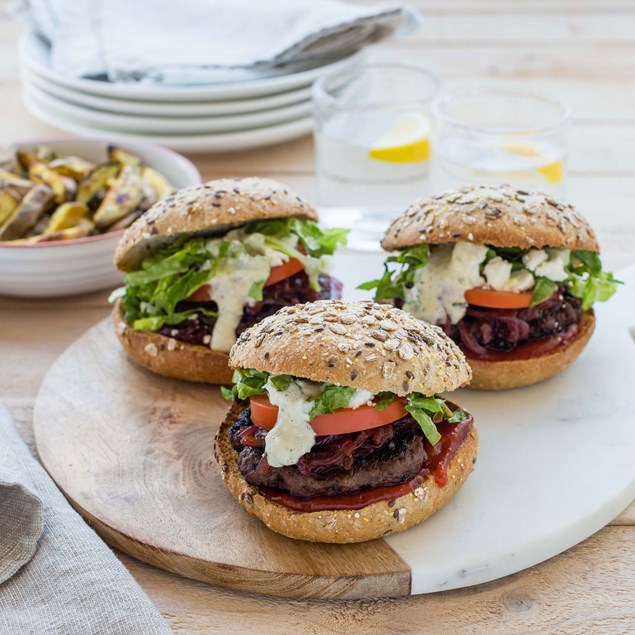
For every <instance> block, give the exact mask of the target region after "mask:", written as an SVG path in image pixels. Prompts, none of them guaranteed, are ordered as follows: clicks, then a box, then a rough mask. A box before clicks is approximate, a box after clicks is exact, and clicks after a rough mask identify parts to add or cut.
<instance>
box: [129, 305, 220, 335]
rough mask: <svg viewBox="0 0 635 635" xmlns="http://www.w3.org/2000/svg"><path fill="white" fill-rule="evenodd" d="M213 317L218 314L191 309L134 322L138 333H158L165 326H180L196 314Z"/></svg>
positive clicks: (205, 310) (139, 319)
mask: <svg viewBox="0 0 635 635" xmlns="http://www.w3.org/2000/svg"><path fill="white" fill-rule="evenodd" d="M199 313H200V314H202V315H211V316H213V317H216V316H217V315H218V313H216V312H215V311H208V310H207V309H189V310H187V311H179V312H178V313H172V314H170V315H155V316H152V317H146V318H138V319H136V320H135V321H134V322H133V324H132V325H133V327H134V329H135V330H137V331H158V330H159V329H160V328H161V327H162V326H163V325H165V324H167V325H168V326H174V325H175V324H180V323H181V322H183V321H184V320H187V319H188V318H189V317H191V316H192V315H196V314H199Z"/></svg>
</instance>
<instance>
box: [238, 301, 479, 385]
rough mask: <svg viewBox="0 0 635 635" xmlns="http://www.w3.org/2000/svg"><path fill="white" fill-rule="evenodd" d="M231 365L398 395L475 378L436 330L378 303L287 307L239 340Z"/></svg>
mask: <svg viewBox="0 0 635 635" xmlns="http://www.w3.org/2000/svg"><path fill="white" fill-rule="evenodd" d="M230 365H231V366H233V367H234V368H239V369H254V370H258V371H266V372H268V373H271V374H274V375H293V376H295V377H301V378H305V379H309V380H311V381H315V382H329V383H333V384H339V385H345V386H351V387H353V388H359V389H365V390H368V391H370V392H372V393H374V394H377V393H380V392H382V391H390V392H392V393H394V394H396V395H399V396H404V395H406V394H408V393H411V392H418V393H422V394H424V395H433V394H436V393H440V392H443V391H450V390H455V389H456V388H459V387H460V386H463V385H465V384H467V383H468V382H469V380H470V378H471V371H470V367H469V365H468V363H467V362H466V360H465V357H464V355H463V353H461V351H460V350H459V348H458V346H456V344H454V342H452V340H451V339H450V338H448V337H447V336H446V335H445V334H444V332H443V331H442V330H441V329H440V328H439V327H437V326H433V325H431V324H426V323H423V322H420V321H419V320H417V319H415V318H414V317H412V316H411V315H409V314H407V313H405V312H404V311H401V310H399V309H396V308H394V307H392V306H390V305H386V304H376V303H373V302H340V301H333V300H324V301H319V302H314V303H310V304H304V305H295V306H289V307H285V308H283V309H281V310H280V311H278V313H276V314H275V315H273V316H271V317H268V318H266V319H264V320H262V321H261V322H259V323H258V324H256V325H255V326H254V327H252V328H250V329H248V330H247V331H245V332H244V333H243V334H242V335H241V336H240V337H239V338H238V341H237V342H236V344H235V345H234V346H233V348H232V349H231V352H230Z"/></svg>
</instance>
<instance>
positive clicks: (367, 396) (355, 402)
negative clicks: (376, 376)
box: [348, 388, 374, 410]
mask: <svg viewBox="0 0 635 635" xmlns="http://www.w3.org/2000/svg"><path fill="white" fill-rule="evenodd" d="M373 397H374V395H373V393H372V392H370V390H364V388H358V389H357V390H356V391H355V392H354V393H353V396H352V397H351V398H350V400H349V402H348V407H349V408H352V409H353V410H355V409H356V408H359V407H360V406H363V405H364V404H367V403H368V402H369V401H372V400H373Z"/></svg>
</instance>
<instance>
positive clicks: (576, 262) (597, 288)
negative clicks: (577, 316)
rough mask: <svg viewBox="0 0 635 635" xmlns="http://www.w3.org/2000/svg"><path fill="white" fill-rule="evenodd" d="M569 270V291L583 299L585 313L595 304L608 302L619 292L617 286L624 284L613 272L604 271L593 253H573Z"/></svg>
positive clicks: (577, 251)
mask: <svg viewBox="0 0 635 635" xmlns="http://www.w3.org/2000/svg"><path fill="white" fill-rule="evenodd" d="M569 270H570V271H571V276H570V277H569V291H570V293H571V294H572V295H575V296H577V297H578V298H581V299H582V308H583V310H585V311H587V310H588V309H590V308H591V307H592V306H593V304H594V303H595V302H606V301H607V300H608V299H609V298H610V297H611V296H612V295H613V294H614V293H615V292H616V291H617V285H618V284H623V283H622V282H621V280H616V279H615V278H614V277H613V274H612V273H611V272H608V271H602V262H601V261H600V257H599V256H598V255H597V254H596V253H594V252H592V251H583V250H576V251H573V252H572V253H571V261H570V263H569Z"/></svg>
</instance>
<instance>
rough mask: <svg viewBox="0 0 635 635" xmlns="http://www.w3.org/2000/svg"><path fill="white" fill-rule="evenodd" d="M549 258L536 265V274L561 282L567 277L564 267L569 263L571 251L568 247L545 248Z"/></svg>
mask: <svg viewBox="0 0 635 635" xmlns="http://www.w3.org/2000/svg"><path fill="white" fill-rule="evenodd" d="M547 253H548V254H549V260H547V261H546V262H543V263H542V264H540V265H538V266H537V267H536V275H537V276H544V277H545V278H549V279H550V280H554V281H555V282H562V281H563V280H566V279H567V278H568V277H569V274H568V273H567V271H566V270H565V267H566V266H567V265H568V264H569V259H570V257H571V252H570V251H569V250H568V249H547Z"/></svg>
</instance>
